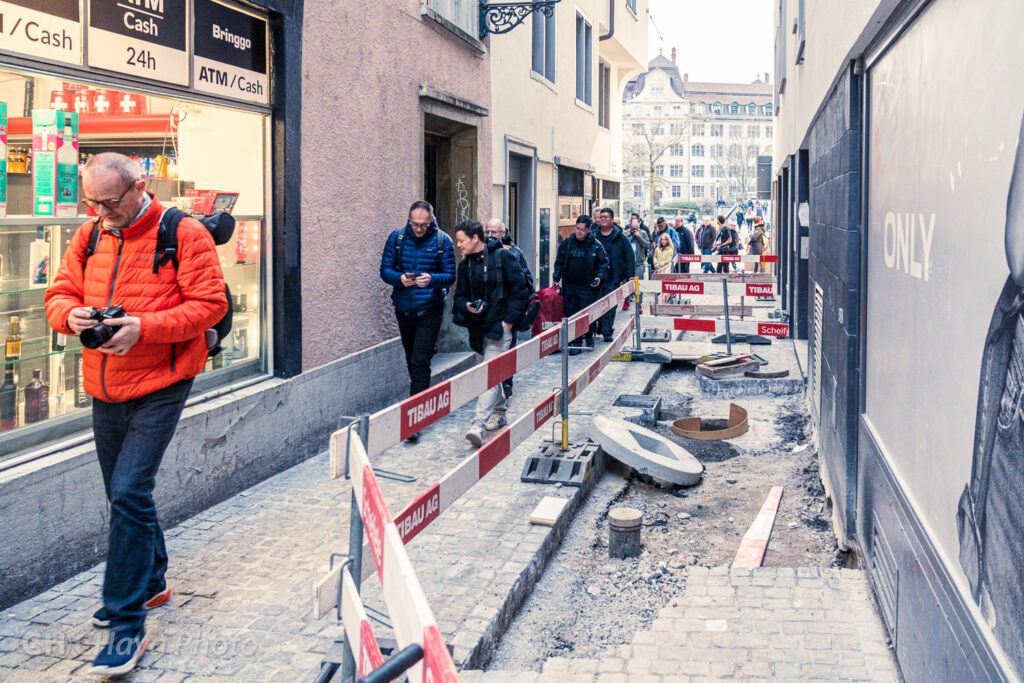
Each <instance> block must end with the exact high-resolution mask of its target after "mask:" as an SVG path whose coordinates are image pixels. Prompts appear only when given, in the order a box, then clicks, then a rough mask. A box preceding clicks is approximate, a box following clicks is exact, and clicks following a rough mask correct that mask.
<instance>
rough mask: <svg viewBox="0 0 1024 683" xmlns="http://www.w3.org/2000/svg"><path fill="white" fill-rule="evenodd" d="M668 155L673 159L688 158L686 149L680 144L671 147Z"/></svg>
mask: <svg viewBox="0 0 1024 683" xmlns="http://www.w3.org/2000/svg"><path fill="white" fill-rule="evenodd" d="M668 155H669V156H671V157H682V156H686V148H685V147H683V146H682V145H679V144H675V145H671V146H669V148H668Z"/></svg>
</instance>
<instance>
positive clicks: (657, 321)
mask: <svg viewBox="0 0 1024 683" xmlns="http://www.w3.org/2000/svg"><path fill="white" fill-rule="evenodd" d="M640 325H641V326H642V327H643V329H645V330H647V329H658V330H677V331H678V330H682V331H686V332H713V333H716V334H725V320H718V319H716V318H669V317H657V316H643V317H642V318H641V319H640ZM729 331H730V332H731V333H732V334H759V335H761V336H762V337H787V336H789V325H787V324H785V323H775V322H757V321H754V320H730V321H729Z"/></svg>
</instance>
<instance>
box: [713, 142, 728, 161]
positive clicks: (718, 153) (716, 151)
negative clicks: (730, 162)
mask: <svg viewBox="0 0 1024 683" xmlns="http://www.w3.org/2000/svg"><path fill="white" fill-rule="evenodd" d="M724 151H725V150H724V148H723V147H722V143H718V144H716V145H711V156H713V157H719V158H721V157H722V156H724Z"/></svg>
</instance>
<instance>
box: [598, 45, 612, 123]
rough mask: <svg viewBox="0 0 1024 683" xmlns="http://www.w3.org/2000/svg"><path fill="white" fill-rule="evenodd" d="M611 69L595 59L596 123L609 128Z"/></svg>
mask: <svg viewBox="0 0 1024 683" xmlns="http://www.w3.org/2000/svg"><path fill="white" fill-rule="evenodd" d="M611 93H612V69H611V67H610V66H608V65H607V64H605V63H604V62H603V61H601V60H598V61H597V125H599V126H601V127H602V128H611V125H612V124H611V121H612V96H611Z"/></svg>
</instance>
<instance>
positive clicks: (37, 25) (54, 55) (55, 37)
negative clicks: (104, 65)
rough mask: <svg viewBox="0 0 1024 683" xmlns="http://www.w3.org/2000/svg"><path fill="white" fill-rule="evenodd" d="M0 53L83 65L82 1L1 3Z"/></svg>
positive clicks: (8, 0)
mask: <svg viewBox="0 0 1024 683" xmlns="http://www.w3.org/2000/svg"><path fill="white" fill-rule="evenodd" d="M0 50H4V51H6V52H15V53H18V54H23V55H28V56H30V57H40V58H42V59H50V60H53V61H55V62H66V63H68V64H81V63H82V19H81V7H80V5H79V0H0Z"/></svg>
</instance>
